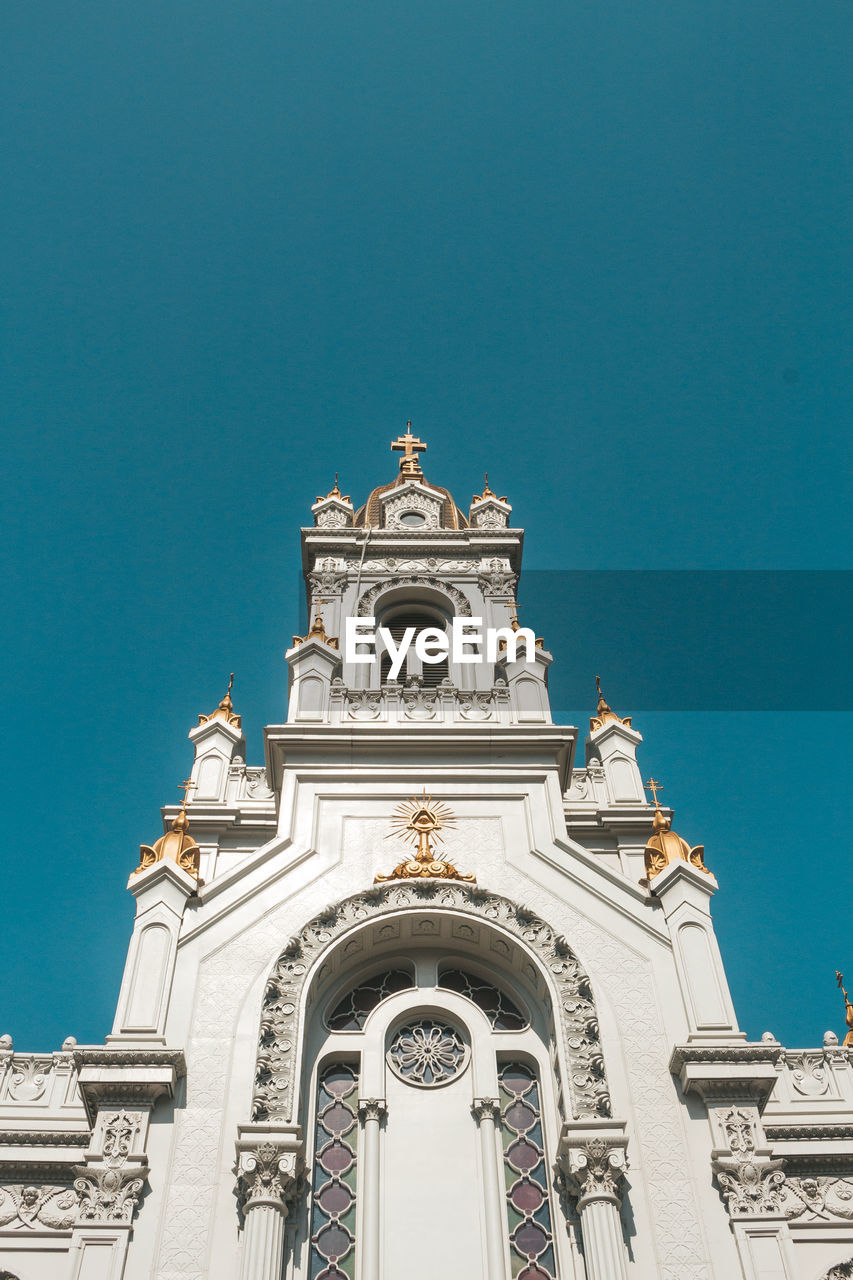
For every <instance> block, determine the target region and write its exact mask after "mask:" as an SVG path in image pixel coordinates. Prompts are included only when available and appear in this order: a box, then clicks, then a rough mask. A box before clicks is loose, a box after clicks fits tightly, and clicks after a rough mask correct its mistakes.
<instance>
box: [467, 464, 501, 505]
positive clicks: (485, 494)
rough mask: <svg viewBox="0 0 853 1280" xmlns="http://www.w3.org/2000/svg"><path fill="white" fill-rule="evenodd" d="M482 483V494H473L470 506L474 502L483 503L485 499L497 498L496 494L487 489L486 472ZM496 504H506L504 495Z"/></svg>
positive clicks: (487, 475)
mask: <svg viewBox="0 0 853 1280" xmlns="http://www.w3.org/2000/svg"><path fill="white" fill-rule="evenodd" d="M483 481H484V483H483V492H482V493H475V494H474V496H473V498H472V499H471V504H472V506H473V504H474V503H475V502H484V501H485V500H486V498H498V495H497V494H496V493H492V491H491V489H490V488H489V473H488V471H486V472H485V473H484V476H483ZM498 502H506V494H504V495H503V496H502V497H500V498H498Z"/></svg>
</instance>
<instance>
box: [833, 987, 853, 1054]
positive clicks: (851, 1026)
mask: <svg viewBox="0 0 853 1280" xmlns="http://www.w3.org/2000/svg"><path fill="white" fill-rule="evenodd" d="M835 981H836V982H837V984H838V987H839V990H840V991H841V994H842V995H843V996H844V1016H845V1020H846V1022H847V1035H846V1036H845V1037H844V1047H845V1049H853V1004H851V1003H850V997H849V996H848V994H847V992H846V991H845V990H844V974H843V973H839V972H838V970H837V969H836V970H835Z"/></svg>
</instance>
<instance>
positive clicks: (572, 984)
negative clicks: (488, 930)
mask: <svg viewBox="0 0 853 1280" xmlns="http://www.w3.org/2000/svg"><path fill="white" fill-rule="evenodd" d="M436 905H437V906H438V907H446V908H450V909H452V910H454V911H456V912H458V913H460V914H463V915H467V916H469V917H473V918H475V919H477V918H479V919H484V920H487V921H489V922H491V923H493V924H494V925H496V926H498V927H500V928H501V929H503V930H505V931H506V932H508V933H509V934H514V935H515V937H516V938H517V939H518V940H519V941H520V942H522V943H524V944H525V945H526V946H527V947H529V948H530V949H531V950H532V951H533V952H534V953H535V954H536V955H537V956H538V958H539V960H540V961H541V962H542V964H543V965H544V966H545V967H546V968H547V970H548V971H549V973H550V975H551V978H552V981H553V983H554V985H555V988H556V999H557V1008H556V1009H555V1011H554V1014H555V1020H556V1021H557V1023H558V1024H559V1027H560V1029H561V1034H562V1040H563V1048H564V1052H565V1055H566V1061H567V1063H568V1066H569V1085H570V1093H571V1107H572V1112H573V1114H574V1115H575V1116H576V1117H589V1116H608V1115H610V1095H609V1093H608V1088H607V1079H606V1075H605V1070H604V1059H603V1055H602V1050H601V1044H600V1040H599V1032H598V1017H597V1014H596V1009H595V1004H594V1001H593V998H592V993H591V991H590V986H589V979H588V978H587V975H586V973H585V972H584V970H583V969H582V968H581V965H580V963H579V961H578V959H577V957H576V956H575V955H574V954H573V953H572V952H571V951H570V950H569V948H568V946H567V944H566V942H565V939H564V938H563V937H562V936H561V935H560V934H558V933H557V932H556V931H555V930H553V929H552V928H551V927H550V926H549V925H548V924H546V923H545V921H544V920H541V919H540V918H539V917H538V916H537V915H536V914H535V913H533V912H532V911H528V910H525V909H519V907H518V904H517V903H513V902H510V901H509V900H508V899H506V898H502V897H499V896H498V895H497V894H492V893H489V892H488V891H487V890H483V889H479V888H478V887H477V886H475V885H472V886H470V887H467V886H465V885H459V884H451V883H447V884H443V885H442V886H441V896H440V898H439V899H438V900H437V902H436ZM410 907H411V908H414V909H418V910H420V911H423V909H424V905H423V899H422V898H421V897H420V896H416V895H415V894H413V893H412V892H411V891H410V890H409V888H408V887H405V888H404V887H402V886H396V885H394V884H389V885H387V886H384V885H381V886H376V887H374V888H372V889H370V890H367V891H365V892H363V893H359V894H356V895H355V896H353V897H351V898H347V899H344V901H342V902H340V903H338V904H337V905H336V906H333V907H329V908H328V909H327V910H326V911H325V912H324V913H323V914H322V915H321V916H318V917H315V918H314V919H313V920H311V921H309V923H308V924H307V925H305V927H304V928H303V929H302V931H301V932H300V933H299V934H298V935H297V937H295V938H293V939H291V941H290V942H289V943H288V946H287V947H286V948H285V951H284V952H283V953H282V954H281V956H280V957H279V959H278V961H277V962H276V964H275V966H274V968H273V971H272V973H271V975H270V978H269V980H268V982H267V986H266V990H265V992H264V996H263V1003H262V1009H261V1026H260V1036H259V1043H258V1057H257V1069H256V1076H255V1091H254V1099H253V1113H252V1118H253V1120H255V1121H267V1120H272V1121H275V1122H290V1121H291V1120H292V1118H293V1110H294V1105H295V1100H294V1097H293V1081H294V1071H295V1064H294V1046H295V1045H296V1043H297V1040H298V1035H299V1008H300V999H301V996H302V990H303V986H304V983H305V980H306V975H307V973H308V969H309V965H310V963H311V961H312V960H313V959H314V958H315V957H316V956H318V955H319V954H320V952H321V951H323V950H324V949H325V948H326V947H327V946H328V944H329V943H330V942H332V941H333V940H334V939H336V938H338V937H341V936H342V935H343V934H344V933H346V932H347V931H348V930H349V929H351V928H353V927H354V926H356V925H360V924H362V923H363V922H365V921H367V920H370V919H376V918H378V917H381V916H383V915H386V914H389V913H391V912H394V911H399V910H406V909H408V908H410Z"/></svg>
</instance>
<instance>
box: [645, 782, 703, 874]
mask: <svg viewBox="0 0 853 1280" xmlns="http://www.w3.org/2000/svg"><path fill="white" fill-rule="evenodd" d="M645 785H646V786H647V787H648V789H649V790H650V791H651V792H652V793H653V795H654V798H655V816H654V834H653V835H651V836H650V837H649V841H648V844H647V845H646V851H645V864H646V879H645V881H641V882H640V883H641V884H643V883H646V884H648V883H650V882H651V881H652V880H654V878H655V876H658V875H660V873H661V872H662V871H663V869H664V867H668V866H669V865H670V863H672V862H678V861H681V862H688V863H689V864H690V866H691V867H696V868H697V869H698V870H699V871H704V872H705V874H706V875H708V876H709V875H711V872H710V871H709V869H708V868H707V867H706V866H705V846H704V845H703V844H697V845H695V846H694V847H693V848H691V847H690V845H689V844H688V843H687V841H686V840H682V838H681V836H680V835H678V834H677V832H675V831H673V830H672V829H671V827H672V818H671V817H669V818H668V817H667V816H666V814H665V813H664V812H663V811H662V809H661V807H660V805H659V804H658V792H659V791H662V790H663V786H662V785H661V783H659V782H657V781H656V780H655V779H654V778H650V779H649V781H648V782H647V783H646V784H645Z"/></svg>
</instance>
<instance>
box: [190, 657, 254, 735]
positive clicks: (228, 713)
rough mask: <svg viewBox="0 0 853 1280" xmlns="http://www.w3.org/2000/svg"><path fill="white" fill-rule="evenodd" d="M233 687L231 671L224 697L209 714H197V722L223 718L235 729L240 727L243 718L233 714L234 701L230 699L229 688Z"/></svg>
mask: <svg viewBox="0 0 853 1280" xmlns="http://www.w3.org/2000/svg"><path fill="white" fill-rule="evenodd" d="M233 688H234V672H233V671H232V672H231V677H230V679H229V681H228V688H227V690H226V691H225V697H224V698H223V699H222V701H221V702H220V704H219V706H218V707H217V708H216V710H215V711H212V712H211V713H210V715H209V716H199V718H198V722H199V724H207V722H208V721H209V720H224V721H225V722H226V724H231V725H233V726H234V728H235V729H239V728H240V725H241V724H242V722H243V720H242V716H238V715H235V714H234V703H233V702H232V701H231V690H232V689H233Z"/></svg>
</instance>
